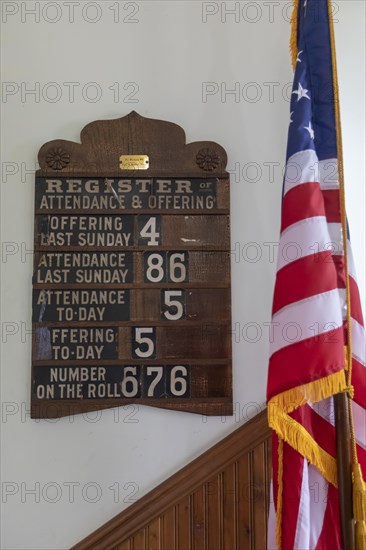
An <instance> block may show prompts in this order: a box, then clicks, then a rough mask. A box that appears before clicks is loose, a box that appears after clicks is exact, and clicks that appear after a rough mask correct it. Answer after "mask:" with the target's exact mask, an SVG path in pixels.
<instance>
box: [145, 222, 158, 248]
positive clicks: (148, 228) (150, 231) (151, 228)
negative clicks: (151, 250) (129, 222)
mask: <svg viewBox="0 0 366 550" xmlns="http://www.w3.org/2000/svg"><path fill="white" fill-rule="evenodd" d="M140 236H141V237H142V238H143V239H148V241H147V245H148V246H158V245H159V244H160V243H159V239H160V233H159V232H158V231H157V227H156V218H149V220H148V221H147V222H146V223H145V225H144V227H143V228H142V229H141V231H140Z"/></svg>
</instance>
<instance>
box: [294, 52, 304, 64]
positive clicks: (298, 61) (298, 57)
mask: <svg viewBox="0 0 366 550" xmlns="http://www.w3.org/2000/svg"><path fill="white" fill-rule="evenodd" d="M303 51H304V50H301V51H300V52H299V53H298V54H297V58H296V63H301V59H300V55H301V54H302V52H303Z"/></svg>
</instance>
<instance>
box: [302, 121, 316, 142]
mask: <svg viewBox="0 0 366 550" xmlns="http://www.w3.org/2000/svg"><path fill="white" fill-rule="evenodd" d="M304 129H305V130H307V131H308V132H309V134H310V137H311V139H314V137H315V134H314V130H313V127H312V126H311V121H310V122H309V126H304Z"/></svg>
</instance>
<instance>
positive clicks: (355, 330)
mask: <svg viewBox="0 0 366 550" xmlns="http://www.w3.org/2000/svg"><path fill="white" fill-rule="evenodd" d="M351 326H352V354H353V355H354V356H355V359H357V361H359V362H360V363H362V365H364V366H366V338H365V329H364V327H363V326H362V325H360V323H358V322H357V321H356V319H353V318H352V320H351Z"/></svg>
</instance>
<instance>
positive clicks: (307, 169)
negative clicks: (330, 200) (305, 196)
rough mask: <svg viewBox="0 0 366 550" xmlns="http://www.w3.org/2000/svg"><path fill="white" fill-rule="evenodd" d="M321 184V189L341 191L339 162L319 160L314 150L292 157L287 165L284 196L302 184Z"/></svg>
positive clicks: (300, 152)
mask: <svg viewBox="0 0 366 550" xmlns="http://www.w3.org/2000/svg"><path fill="white" fill-rule="evenodd" d="M311 182H319V184H320V187H321V189H324V190H325V189H339V171H338V160H337V159H335V158H332V159H326V160H320V161H319V160H318V156H317V154H316V153H315V151H313V150H312V149H307V150H306V151H299V152H298V153H295V154H294V155H292V156H291V157H290V158H289V159H288V161H287V164H286V172H285V185H284V194H286V193H287V192H288V191H290V189H293V188H294V187H297V186H298V185H301V184H302V183H311Z"/></svg>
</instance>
